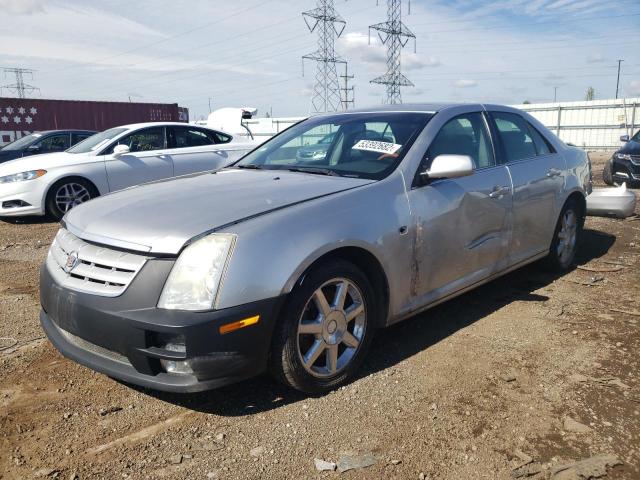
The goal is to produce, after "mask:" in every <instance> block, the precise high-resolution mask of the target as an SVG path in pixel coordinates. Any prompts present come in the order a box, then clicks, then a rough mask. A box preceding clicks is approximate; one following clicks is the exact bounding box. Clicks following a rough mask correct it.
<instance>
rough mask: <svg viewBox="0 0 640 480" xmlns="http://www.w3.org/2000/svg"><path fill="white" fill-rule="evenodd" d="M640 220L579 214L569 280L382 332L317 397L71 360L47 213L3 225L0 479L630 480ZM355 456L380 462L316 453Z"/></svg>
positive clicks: (458, 305)
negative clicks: (49, 315) (156, 379)
mask: <svg viewBox="0 0 640 480" xmlns="http://www.w3.org/2000/svg"><path fill="white" fill-rule="evenodd" d="M605 158H606V156H604V155H592V161H593V162H594V177H595V180H596V182H598V181H600V179H601V175H600V172H601V171H602V164H603V161H604V159H605ZM639 219H640V217H637V216H636V217H632V218H631V219H627V220H617V219H609V218H589V219H588V220H587V223H586V230H585V235H584V242H583V244H582V245H581V248H580V251H579V256H578V259H577V268H575V269H574V270H573V271H571V272H570V273H568V274H566V275H564V276H559V277H558V276H553V275H550V274H548V273H544V272H543V271H542V270H541V269H540V268H539V267H538V266H536V265H532V266H529V267H526V268H524V269H522V270H520V271H517V272H514V273H512V274H509V275H507V276H505V277H503V278H501V279H499V280H497V281H494V282H492V283H490V284H488V285H486V286H483V287H481V288H479V289H477V290H476V291H473V292H471V293H469V294H466V295H464V296H462V297H460V298H458V299H455V300H453V301H450V302H448V303H446V304H443V305H441V306H439V307H437V308H435V309H433V310H431V311H429V312H427V313H424V314H421V315H418V316H416V317H414V318H412V319H410V320H408V321H406V322H404V323H402V324H400V325H398V326H395V327H393V328H391V329H388V330H385V331H382V332H380V334H379V335H378V336H377V338H376V340H375V342H374V347H373V349H372V352H371V355H370V359H369V361H368V362H367V364H366V365H365V368H364V370H363V371H362V374H361V376H360V377H359V378H358V379H357V380H355V381H354V382H352V383H351V384H349V385H348V386H346V387H344V388H341V389H339V390H337V391H335V392H332V393H330V394H328V395H326V396H321V397H317V398H310V397H305V396H303V395H301V394H298V393H295V392H292V391H290V390H287V389H286V388H284V387H281V386H279V385H278V384H276V383H274V382H273V381H272V380H270V379H269V378H268V377H266V376H263V377H259V378H256V379H253V380H250V381H246V382H244V383H241V384H238V385H233V386H230V387H226V388H224V389H221V390H217V391H213V392H209V393H205V394H198V395H169V394H159V393H154V392H151V391H146V390H142V389H134V388H131V387H130V386H126V385H123V384H121V383H118V382H117V381H115V380H112V379H110V378H107V377H106V376H104V375H101V374H98V373H94V372H92V371H91V370H89V369H87V368H84V367H82V366H80V365H77V364H75V363H73V362H71V361H69V360H66V359H65V358H63V357H62V355H60V354H59V353H58V352H57V351H56V350H55V349H54V348H53V347H52V346H51V345H50V344H49V343H48V341H47V340H46V339H44V338H43V333H42V331H41V329H40V326H39V323H38V312H39V302H38V269H39V267H40V265H41V263H42V261H43V259H44V258H45V255H46V252H47V247H48V245H49V243H50V241H51V239H52V238H53V236H54V234H55V232H56V230H57V225H56V224H53V223H46V222H28V223H24V222H23V223H18V224H14V223H5V222H0V337H2V340H0V342H1V343H0V478H2V479H9V478H11V479H13V478H62V479H75V478H77V479H86V478H171V479H187V478H189V479H217V478H219V479H254V478H263V479H267V478H268V479H281V478H282V479H299V478H300V479H302V478H306V479H315V478H326V479H331V478H336V479H337V478H344V479H365V478H366V479H371V478H389V479H394V478H395V479H424V478H428V479H479V478H487V479H507V478H530V479H542V478H554V479H558V480H563V479H564V480H566V479H570V478H596V475H599V474H603V475H606V478H611V479H638V478H640V382H639V377H638V363H639V362H638V349H639V347H640V334H639V328H638V321H640V298H639V297H638V293H639V286H640V281H639V280H640V278H639V272H640V269H639V268H638V265H639V264H640V221H638V220H639ZM349 455H351V456H352V457H351V460H352V461H358V460H360V461H362V460H363V459H364V460H367V461H368V463H371V462H374V463H373V465H371V466H369V467H368V468H362V469H354V470H350V471H346V472H343V473H340V472H338V471H326V472H320V471H318V470H317V469H316V467H315V465H314V459H321V460H325V461H327V462H338V460H340V459H341V458H342V459H343V460H345V459H349ZM593 457H595V458H593ZM589 458H591V459H592V460H591V461H590V462H584V463H579V464H577V465H573V467H571V468H568V469H565V467H566V466H569V465H572V464H574V463H575V462H577V461H580V460H585V459H589ZM580 475H582V476H580ZM603 478H604V477H603Z"/></svg>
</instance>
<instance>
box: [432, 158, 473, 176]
mask: <svg viewBox="0 0 640 480" xmlns="http://www.w3.org/2000/svg"><path fill="white" fill-rule="evenodd" d="M472 174H473V160H472V159H471V157H470V156H468V155H438V156H437V157H436V158H434V159H433V162H431V168H430V169H429V170H426V171H424V172H422V173H421V174H420V175H421V176H423V177H426V178H459V177H467V176H469V175H472Z"/></svg>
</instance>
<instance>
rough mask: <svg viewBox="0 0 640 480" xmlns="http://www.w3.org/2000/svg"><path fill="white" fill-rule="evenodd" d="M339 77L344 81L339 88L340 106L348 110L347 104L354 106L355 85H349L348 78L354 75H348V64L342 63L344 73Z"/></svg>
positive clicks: (352, 77)
mask: <svg viewBox="0 0 640 480" xmlns="http://www.w3.org/2000/svg"><path fill="white" fill-rule="evenodd" d="M340 78H341V79H342V80H343V81H344V87H342V88H340V91H341V92H342V107H343V108H344V109H345V110H349V105H351V106H352V107H355V106H356V87H354V86H353V85H352V86H349V80H353V79H354V78H355V76H354V75H349V64H348V63H346V62H345V64H344V75H340Z"/></svg>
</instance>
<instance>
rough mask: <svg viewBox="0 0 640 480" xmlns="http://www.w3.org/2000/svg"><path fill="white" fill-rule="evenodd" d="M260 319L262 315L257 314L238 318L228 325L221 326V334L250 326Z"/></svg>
mask: <svg viewBox="0 0 640 480" xmlns="http://www.w3.org/2000/svg"><path fill="white" fill-rule="evenodd" d="M258 321H260V315H256V316H255V317H249V318H245V319H244V320H238V321H237V322H233V323H227V324H226V325H222V326H221V327H220V335H224V334H225V333H230V332H235V331H236V330H240V329H241V328H244V327H250V326H251V325H255V324H256V323H258Z"/></svg>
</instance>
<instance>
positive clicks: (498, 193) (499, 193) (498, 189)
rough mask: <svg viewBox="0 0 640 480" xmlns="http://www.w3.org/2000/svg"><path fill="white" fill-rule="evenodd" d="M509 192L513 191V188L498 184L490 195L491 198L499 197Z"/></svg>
mask: <svg viewBox="0 0 640 480" xmlns="http://www.w3.org/2000/svg"><path fill="white" fill-rule="evenodd" d="M509 193H511V188H509V187H505V186H500V185H496V186H495V187H493V190H492V191H491V193H490V194H489V196H490V197H491V198H499V197H502V196H503V195H507V194H509Z"/></svg>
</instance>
